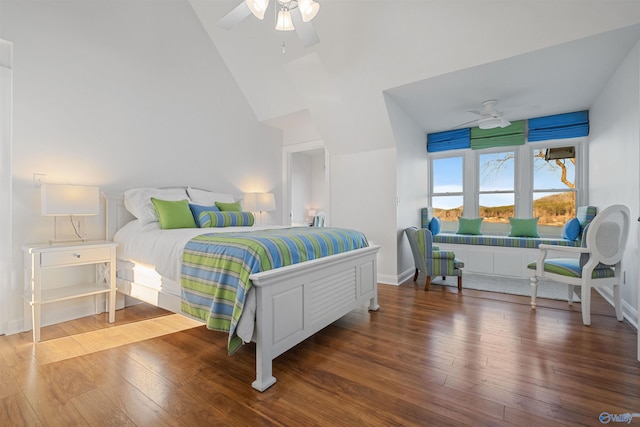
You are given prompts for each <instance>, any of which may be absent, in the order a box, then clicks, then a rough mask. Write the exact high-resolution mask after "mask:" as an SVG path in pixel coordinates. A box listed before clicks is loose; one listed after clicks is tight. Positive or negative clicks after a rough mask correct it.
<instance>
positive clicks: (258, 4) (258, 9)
mask: <svg viewBox="0 0 640 427" xmlns="http://www.w3.org/2000/svg"><path fill="white" fill-rule="evenodd" d="M245 3H247V6H248V7H249V10H250V11H251V13H253V15H254V16H255V17H256V18H258V19H260V20H262V19H264V14H265V12H266V11H267V7H269V0H245Z"/></svg>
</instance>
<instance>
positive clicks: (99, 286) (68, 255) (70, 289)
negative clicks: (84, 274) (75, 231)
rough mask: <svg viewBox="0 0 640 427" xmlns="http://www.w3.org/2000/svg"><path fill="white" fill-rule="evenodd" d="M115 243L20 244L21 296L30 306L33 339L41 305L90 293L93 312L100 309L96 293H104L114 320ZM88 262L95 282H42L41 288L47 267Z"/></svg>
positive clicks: (110, 314) (37, 334)
mask: <svg viewBox="0 0 640 427" xmlns="http://www.w3.org/2000/svg"><path fill="white" fill-rule="evenodd" d="M117 246H118V244H117V243H113V242H108V241H89V242H76V243H66V244H53V245H51V244H42V245H25V246H23V248H22V250H23V251H24V269H25V299H26V301H27V303H28V304H29V305H30V306H31V318H32V320H33V341H34V342H38V341H40V323H41V317H40V312H41V307H42V305H43V304H47V303H52V302H56V301H64V300H70V299H73V298H80V297H86V296H91V295H94V296H96V314H97V313H100V312H101V308H100V307H99V299H98V298H97V296H98V295H101V294H105V295H107V296H108V298H106V300H107V307H108V312H109V323H113V322H114V321H115V307H116V304H115V302H116V248H117ZM91 264H94V265H95V267H96V274H95V281H93V282H90V283H80V284H70V285H68V286H62V287H55V288H48V287H47V286H46V284H45V285H44V289H43V278H44V277H45V276H46V274H47V272H48V271H49V270H51V269H54V268H61V267H73V266H81V265H91ZM105 311H106V308H105ZM25 314H26V313H25Z"/></svg>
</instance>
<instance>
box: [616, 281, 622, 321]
mask: <svg viewBox="0 0 640 427" xmlns="http://www.w3.org/2000/svg"><path fill="white" fill-rule="evenodd" d="M613 303H614V305H615V308H616V318H617V319H618V321H620V322H622V320H623V319H624V315H623V314H622V299H621V297H620V285H613Z"/></svg>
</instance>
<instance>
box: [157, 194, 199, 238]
mask: <svg viewBox="0 0 640 427" xmlns="http://www.w3.org/2000/svg"><path fill="white" fill-rule="evenodd" d="M151 202H152V203H153V207H154V208H155V209H156V213H157V214H158V218H159V219H160V228H162V229H163V230H169V229H172V228H196V221H195V220H194V219H193V214H192V213H191V209H189V201H188V200H179V201H175V202H174V201H169V200H160V199H156V198H154V197H152V198H151Z"/></svg>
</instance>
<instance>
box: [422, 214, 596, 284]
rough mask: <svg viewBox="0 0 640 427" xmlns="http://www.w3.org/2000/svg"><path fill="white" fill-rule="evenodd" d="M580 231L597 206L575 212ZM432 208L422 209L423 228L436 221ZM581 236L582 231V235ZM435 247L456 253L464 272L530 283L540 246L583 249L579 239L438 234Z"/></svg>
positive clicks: (593, 215)
mask: <svg viewBox="0 0 640 427" xmlns="http://www.w3.org/2000/svg"><path fill="white" fill-rule="evenodd" d="M576 211H577V212H576V217H577V218H578V220H579V222H580V225H581V230H582V229H584V227H586V225H587V224H588V223H589V222H591V220H592V219H593V218H594V217H595V215H596V211H597V210H596V207H595V206H582V207H579V208H577V209H576ZM433 214H434V211H433V208H431V207H429V208H422V210H421V226H422V227H423V228H429V224H430V221H431V219H432V218H433ZM581 232H582V231H581ZM433 242H434V244H436V245H438V247H439V248H440V249H442V250H451V251H453V252H455V254H456V258H458V259H459V260H460V261H462V262H464V270H463V274H464V272H468V273H478V274H487V275H493V276H506V277H517V278H523V279H528V278H529V277H530V276H531V270H529V269H528V268H527V265H528V264H529V263H530V262H532V261H535V260H536V259H537V258H538V253H539V251H538V245H540V244H541V243H545V244H550V245H558V246H580V244H581V243H580V238H578V239H576V240H575V241H570V240H567V239H562V238H547V237H541V238H534V237H507V236H490V235H465V234H454V233H446V232H443V233H438V234H436V235H435V236H433ZM562 256H566V254H563V253H560V252H556V253H554V252H550V253H549V257H551V258H560V257H562Z"/></svg>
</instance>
